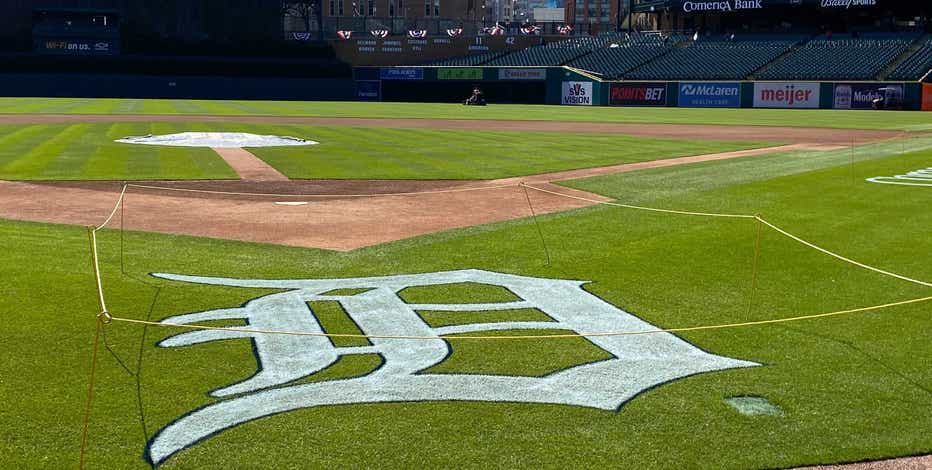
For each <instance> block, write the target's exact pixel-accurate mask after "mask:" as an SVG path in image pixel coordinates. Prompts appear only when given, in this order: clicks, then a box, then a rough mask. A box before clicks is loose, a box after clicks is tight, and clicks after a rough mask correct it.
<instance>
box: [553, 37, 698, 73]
mask: <svg viewBox="0 0 932 470" xmlns="http://www.w3.org/2000/svg"><path fill="white" fill-rule="evenodd" d="M618 39H619V40H608V41H606V43H607V46H605V47H602V48H600V49H597V50H595V51H594V52H592V53H591V54H588V55H584V56H582V57H579V58H577V59H575V60H573V61H572V62H570V63H569V64H567V65H569V66H570V67H575V68H578V69H582V70H587V71H590V72H593V73H596V74H599V75H602V76H603V77H605V78H609V79H614V78H622V77H624V75H625V74H626V73H628V72H630V71H631V70H634V69H635V68H637V67H639V66H641V65H643V64H645V63H647V62H649V61H651V60H653V59H656V58H657V57H659V56H661V55H663V54H665V53H667V52H668V51H669V50H670V49H671V48H672V47H673V45H674V44H676V43H677V42H679V41H680V40H681V38H680V37H679V36H676V37H667V38H664V37H661V36H660V35H658V34H631V35H627V36H625V37H619V38H618Z"/></svg>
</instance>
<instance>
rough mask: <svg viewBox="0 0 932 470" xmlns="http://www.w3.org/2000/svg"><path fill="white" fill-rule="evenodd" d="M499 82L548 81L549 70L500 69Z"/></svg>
mask: <svg viewBox="0 0 932 470" xmlns="http://www.w3.org/2000/svg"><path fill="white" fill-rule="evenodd" d="M498 79H499V80H546V79H547V69H498Z"/></svg>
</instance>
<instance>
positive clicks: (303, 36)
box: [291, 33, 311, 41]
mask: <svg viewBox="0 0 932 470" xmlns="http://www.w3.org/2000/svg"><path fill="white" fill-rule="evenodd" d="M291 37H292V38H293V39H294V40H295V41H310V39H311V33H291Z"/></svg>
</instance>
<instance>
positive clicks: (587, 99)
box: [560, 82, 592, 106]
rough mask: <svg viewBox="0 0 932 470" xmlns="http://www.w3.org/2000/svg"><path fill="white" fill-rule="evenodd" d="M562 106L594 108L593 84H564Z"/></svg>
mask: <svg viewBox="0 0 932 470" xmlns="http://www.w3.org/2000/svg"><path fill="white" fill-rule="evenodd" d="M560 102H561V103H562V104H568V105H574V106H592V82H563V99H562V100H561V101H560Z"/></svg>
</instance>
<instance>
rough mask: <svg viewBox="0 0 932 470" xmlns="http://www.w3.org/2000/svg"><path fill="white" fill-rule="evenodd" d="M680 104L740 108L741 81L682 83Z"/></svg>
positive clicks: (697, 106)
mask: <svg viewBox="0 0 932 470" xmlns="http://www.w3.org/2000/svg"><path fill="white" fill-rule="evenodd" d="M677 103H678V105H679V106H681V107H684V108H740V107H741V84H740V83H724V82H723V83H712V82H695V83H692V82H685V83H680V95H679V100H678V101H677Z"/></svg>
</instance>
